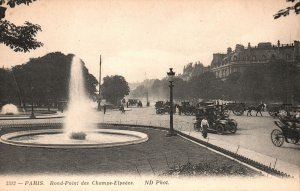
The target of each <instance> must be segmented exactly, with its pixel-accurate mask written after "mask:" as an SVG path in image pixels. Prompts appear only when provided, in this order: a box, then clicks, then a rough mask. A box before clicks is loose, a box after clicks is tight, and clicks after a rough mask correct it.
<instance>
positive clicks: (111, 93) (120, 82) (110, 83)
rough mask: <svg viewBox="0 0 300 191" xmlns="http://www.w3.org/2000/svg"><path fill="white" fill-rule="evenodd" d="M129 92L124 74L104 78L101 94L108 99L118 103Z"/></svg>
mask: <svg viewBox="0 0 300 191" xmlns="http://www.w3.org/2000/svg"><path fill="white" fill-rule="evenodd" d="M129 92H130V91H129V86H128V83H127V81H126V80H125V78H124V77H123V76H119V75H114V76H106V77H104V78H103V84H102V86H101V94H102V96H103V98H104V99H106V100H107V101H109V102H111V103H113V104H116V105H117V104H119V102H120V100H121V99H123V98H124V96H126V95H128V94H129Z"/></svg>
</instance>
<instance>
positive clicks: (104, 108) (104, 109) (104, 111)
mask: <svg viewBox="0 0 300 191" xmlns="http://www.w3.org/2000/svg"><path fill="white" fill-rule="evenodd" d="M103 113H104V114H105V113H106V105H105V104H104V106H103Z"/></svg>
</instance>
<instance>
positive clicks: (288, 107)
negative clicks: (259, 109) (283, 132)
mask: <svg viewBox="0 0 300 191" xmlns="http://www.w3.org/2000/svg"><path fill="white" fill-rule="evenodd" d="M267 110H268V113H269V115H270V116H272V117H277V116H278V114H279V113H285V114H286V115H289V113H290V112H291V111H292V110H293V105H292V104H287V103H271V104H268V105H267Z"/></svg>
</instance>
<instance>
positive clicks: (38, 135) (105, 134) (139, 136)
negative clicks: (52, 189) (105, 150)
mask: <svg viewBox="0 0 300 191" xmlns="http://www.w3.org/2000/svg"><path fill="white" fill-rule="evenodd" d="M85 133H86V139H85V140H77V139H70V138H69V137H68V135H67V134H65V133H64V132H63V130H62V129H44V130H32V131H19V132H14V133H8V134H5V135H2V136H1V138H0V141H1V142H2V143H5V144H10V145H15V146H26V147H45V148H98V147H114V146H120V145H129V144H137V143H142V142H145V141H147V140H148V136H147V134H145V133H141V132H137V131H129V130H115V129H99V130H94V131H87V132H85Z"/></svg>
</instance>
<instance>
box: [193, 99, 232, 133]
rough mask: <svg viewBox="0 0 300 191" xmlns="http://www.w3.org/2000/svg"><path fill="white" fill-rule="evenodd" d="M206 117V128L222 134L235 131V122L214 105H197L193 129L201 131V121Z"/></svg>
mask: <svg viewBox="0 0 300 191" xmlns="http://www.w3.org/2000/svg"><path fill="white" fill-rule="evenodd" d="M204 117H206V118H207V120H208V123H209V128H208V130H210V131H214V132H217V133H218V134H220V135H222V134H224V133H225V132H230V133H235V132H236V131H237V122H236V121H235V120H234V119H230V118H229V117H228V115H225V114H224V113H223V112H219V111H218V109H217V107H215V106H211V105H209V106H205V107H199V108H197V110H196V120H195V122H194V129H195V130H197V131H201V132H202V128H201V121H202V119H203V118H204Z"/></svg>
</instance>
